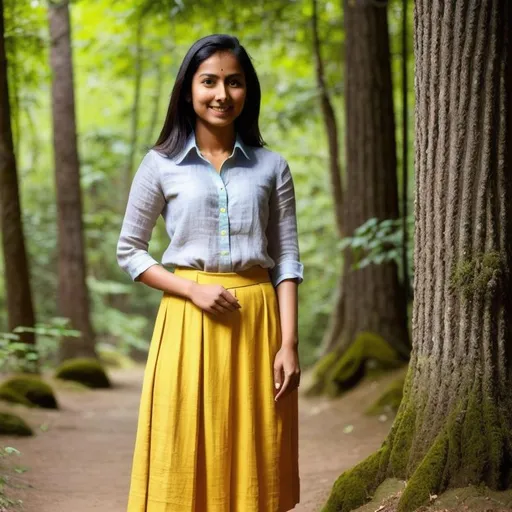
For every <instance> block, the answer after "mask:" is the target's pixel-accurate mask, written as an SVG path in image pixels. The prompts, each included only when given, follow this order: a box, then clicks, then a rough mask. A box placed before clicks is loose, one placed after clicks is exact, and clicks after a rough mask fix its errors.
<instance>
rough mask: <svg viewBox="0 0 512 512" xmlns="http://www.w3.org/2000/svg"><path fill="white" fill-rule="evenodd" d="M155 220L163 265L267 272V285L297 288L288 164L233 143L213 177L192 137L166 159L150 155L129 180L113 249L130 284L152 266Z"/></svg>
mask: <svg viewBox="0 0 512 512" xmlns="http://www.w3.org/2000/svg"><path fill="white" fill-rule="evenodd" d="M159 215H162V216H163V218H164V221H165V226H166V230H167V233H168V235H169V239H170V242H169V245H168V247H167V249H166V250H165V253H164V255H163V257H162V264H163V265H164V266H165V267H168V268H169V269H170V270H171V271H172V270H173V269H174V268H175V267H177V266H180V267H188V268H194V269H198V270H204V271H207V272H237V271H241V270H246V269H249V268H250V267H253V266H255V265H259V266H261V267H263V268H268V269H271V270H270V276H271V279H272V282H273V284H274V286H277V285H278V284H279V283H280V282H281V281H282V280H283V279H297V280H298V282H299V283H300V282H302V279H303V265H302V263H300V261H299V246H298V240H297V220H296V212H295V194H294V186H293V180H292V175H291V173H290V168H289V167H288V164H287V162H286V161H285V160H284V159H283V158H282V157H281V156H280V155H279V154H277V153H275V152H272V151H269V150H268V149H265V148H256V147H252V146H247V145H244V144H243V142H242V140H241V139H240V138H239V137H237V140H236V143H235V147H234V149H233V152H232V154H231V156H230V157H229V158H228V159H227V160H226V161H225V162H224V163H223V165H222V168H221V171H220V172H217V171H216V170H215V168H214V167H213V166H212V165H211V163H210V162H209V161H208V160H206V159H205V158H204V157H203V156H202V155H201V154H200V152H199V149H198V147H197V144H196V141H195V136H194V134H193V133H192V134H191V135H190V137H189V139H188V141H187V144H186V146H185V148H184V149H183V151H182V152H181V153H180V154H179V155H178V156H176V157H174V158H167V157H165V156H163V155H161V154H160V153H158V152H156V151H155V150H150V151H149V152H148V153H147V154H146V156H145V157H144V159H143V160H142V162H141V164H140V166H139V168H138V170H137V172H136V174H135V177H134V179H133V183H132V187H131V190H130V195H129V198H128V205H127V207H126V213H125V216H124V220H123V225H122V228H121V235H120V238H119V242H118V245H117V260H118V262H119V265H120V267H121V268H123V269H124V270H125V271H126V272H128V274H129V275H130V276H131V278H132V279H136V278H137V277H138V276H139V275H140V274H141V273H142V272H144V271H145V270H147V269H148V268H149V267H151V266H152V265H156V264H158V262H157V261H156V260H155V259H154V258H153V257H152V256H151V255H150V254H149V253H148V247H149V241H150V239H151V233H152V231H153V228H154V226H155V223H156V221H157V219H158V216H159Z"/></svg>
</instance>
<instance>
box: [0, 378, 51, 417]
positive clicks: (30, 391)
mask: <svg viewBox="0 0 512 512" xmlns="http://www.w3.org/2000/svg"><path fill="white" fill-rule="evenodd" d="M6 390H7V391H6ZM1 393H5V396H11V397H15V396H16V395H20V396H22V397H23V398H24V399H25V400H27V401H29V402H30V403H31V404H32V405H34V406H37V407H42V408H45V409H57V408H58V406H57V400H56V398H55V395H54V393H53V390H52V388H51V387H50V386H49V385H48V384H47V383H46V382H44V381H43V380H42V379H40V378H39V377H36V376H34V375H18V376H16V377H12V378H11V379H9V380H7V381H5V382H4V383H3V384H2V385H1V386H0V394H1Z"/></svg>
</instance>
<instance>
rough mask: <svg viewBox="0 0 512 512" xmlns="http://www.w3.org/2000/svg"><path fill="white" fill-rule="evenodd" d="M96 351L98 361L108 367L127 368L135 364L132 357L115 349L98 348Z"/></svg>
mask: <svg viewBox="0 0 512 512" xmlns="http://www.w3.org/2000/svg"><path fill="white" fill-rule="evenodd" d="M97 352H98V357H99V358H100V362H101V363H102V364H104V365H105V366H108V367H110V368H121V369H127V368H133V366H135V362H134V361H133V359H131V358H130V357H128V356H127V355H126V354H123V353H121V352H118V351H117V350H112V349H106V348H100V349H98V350H97Z"/></svg>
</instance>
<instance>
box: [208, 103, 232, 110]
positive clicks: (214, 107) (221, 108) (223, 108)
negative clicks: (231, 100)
mask: <svg viewBox="0 0 512 512" xmlns="http://www.w3.org/2000/svg"><path fill="white" fill-rule="evenodd" d="M210 108H211V109H212V110H214V111H215V112H227V111H228V110H229V109H230V108H231V107H217V106H214V105H212V106H210Z"/></svg>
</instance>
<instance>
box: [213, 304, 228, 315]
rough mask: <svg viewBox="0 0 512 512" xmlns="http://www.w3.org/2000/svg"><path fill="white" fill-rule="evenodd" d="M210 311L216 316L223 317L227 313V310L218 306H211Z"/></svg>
mask: <svg viewBox="0 0 512 512" xmlns="http://www.w3.org/2000/svg"><path fill="white" fill-rule="evenodd" d="M212 309H213V310H214V311H215V312H216V313H217V314H218V315H223V314H225V313H228V311H229V310H228V309H226V308H225V307H223V306H221V305H220V304H213V305H212Z"/></svg>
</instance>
